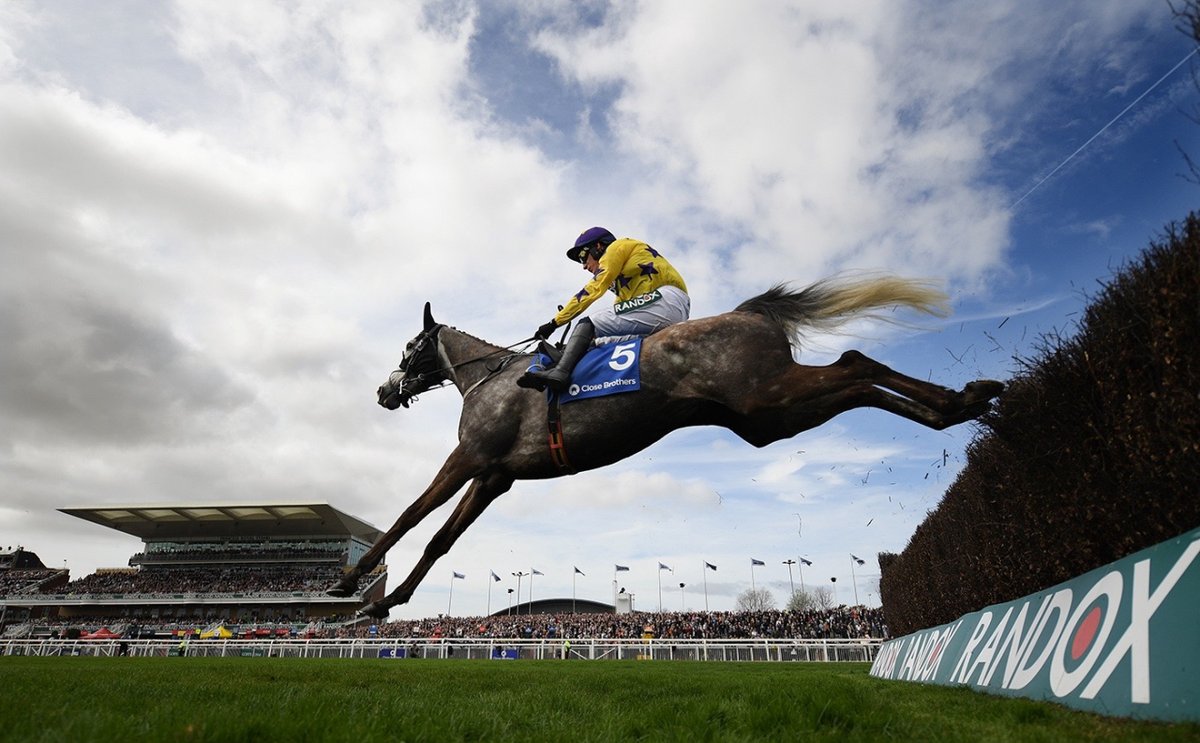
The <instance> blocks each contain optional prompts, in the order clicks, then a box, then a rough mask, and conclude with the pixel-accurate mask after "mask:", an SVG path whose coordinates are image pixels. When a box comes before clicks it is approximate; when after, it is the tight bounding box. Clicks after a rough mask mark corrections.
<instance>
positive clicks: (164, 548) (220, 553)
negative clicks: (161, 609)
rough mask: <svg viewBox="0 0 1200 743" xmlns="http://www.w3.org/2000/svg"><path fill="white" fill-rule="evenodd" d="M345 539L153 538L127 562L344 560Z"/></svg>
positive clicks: (136, 563) (345, 552) (133, 563)
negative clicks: (226, 540)
mask: <svg viewBox="0 0 1200 743" xmlns="http://www.w3.org/2000/svg"><path fill="white" fill-rule="evenodd" d="M346 554H347V550H346V544H345V542H344V541H340V540H339V541H329V540H325V541H302V542H295V541H292V542H289V541H263V542H248V543H238V542H232V543H231V542H223V541H221V542H155V543H153V544H152V545H151V549H148V550H147V551H146V552H139V553H137V554H136V555H134V556H133V557H131V558H129V564H130V565H139V564H145V563H164V562H176V563H179V562H195V561H205V562H215V561H237V560H253V561H256V562H260V561H262V560H281V561H284V560H340V561H341V562H343V563H344V562H345V560H346Z"/></svg>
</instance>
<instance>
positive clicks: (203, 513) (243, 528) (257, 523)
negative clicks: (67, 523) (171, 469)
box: [58, 503, 382, 544]
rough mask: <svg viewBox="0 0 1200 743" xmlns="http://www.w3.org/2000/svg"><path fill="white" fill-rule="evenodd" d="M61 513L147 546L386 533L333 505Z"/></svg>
mask: <svg viewBox="0 0 1200 743" xmlns="http://www.w3.org/2000/svg"><path fill="white" fill-rule="evenodd" d="M58 510H59V511H61V512H62V513H65V514H68V515H70V516H75V517H78V518H81V519H83V520H85V521H91V522H92V523H94V524H100V525H101V526H107V527H109V528H110V529H116V530H117V531H120V532H124V533H126V534H130V535H133V536H135V537H140V538H141V539H143V540H146V541H157V540H166V539H219V538H226V537H243V536H245V537H291V536H337V537H347V536H355V537H358V538H360V539H362V540H364V541H366V542H367V543H368V544H373V543H374V542H375V540H377V539H379V537H380V536H381V534H382V532H380V531H379V529H376V528H375V527H374V526H371V525H370V524H368V523H367V522H365V521H363V520H361V519H357V518H355V517H353V516H351V515H349V514H346V513H343V512H342V511H339V510H338V509H336V508H334V507H333V506H331V505H329V504H328V503H271V504H265V505H255V504H238V505H223V506H217V505H211V504H206V505H195V506H186V505H129V506H102V507H98V508H60V509H58Z"/></svg>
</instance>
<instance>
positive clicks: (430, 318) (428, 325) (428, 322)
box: [425, 302, 437, 330]
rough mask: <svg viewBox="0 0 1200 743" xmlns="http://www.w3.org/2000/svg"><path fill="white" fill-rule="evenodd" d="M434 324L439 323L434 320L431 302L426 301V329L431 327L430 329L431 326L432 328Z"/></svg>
mask: <svg viewBox="0 0 1200 743" xmlns="http://www.w3.org/2000/svg"><path fill="white" fill-rule="evenodd" d="M434 325H437V323H435V322H434V321H433V312H431V311H430V309H429V303H428V302H426V303H425V329H426V330H429V329H430V328H432V327H433V326H434Z"/></svg>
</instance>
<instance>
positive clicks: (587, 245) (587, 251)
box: [567, 227, 617, 263]
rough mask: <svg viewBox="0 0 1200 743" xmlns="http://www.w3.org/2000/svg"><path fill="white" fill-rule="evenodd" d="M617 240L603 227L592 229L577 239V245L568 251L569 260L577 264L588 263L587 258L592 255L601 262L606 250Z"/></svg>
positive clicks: (585, 231)
mask: <svg viewBox="0 0 1200 743" xmlns="http://www.w3.org/2000/svg"><path fill="white" fill-rule="evenodd" d="M616 239H617V238H615V237H613V234H612V233H611V232H609V231H608V230H606V229H604V228H603V227H591V228H589V229H586V230H584V231H583V232H582V233H581V234H580V235H579V237H577V238H575V244H574V245H572V246H571V247H570V248H568V249H567V258H570V259H571V260H573V261H575V262H577V263H587V257H588V256H589V255H591V256H592V257H593V258H595V259H596V260H600V256H602V255H604V249H605V248H607V247H608V246H609V243H612V242H613V241H614V240H616Z"/></svg>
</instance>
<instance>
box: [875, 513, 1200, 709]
mask: <svg viewBox="0 0 1200 743" xmlns="http://www.w3.org/2000/svg"><path fill="white" fill-rule="evenodd" d="M1197 555H1200V529H1196V530H1194V531H1190V532H1188V533H1186V534H1184V535H1182V536H1180V537H1177V538H1176V539H1172V540H1169V541H1167V542H1163V543H1162V544H1158V545H1155V546H1154V547H1151V548H1149V549H1145V550H1142V551H1141V552H1137V553H1135V554H1133V555H1130V556H1129V557H1126V558H1124V559H1122V560H1118V561H1117V562H1114V563H1111V564H1110V565H1107V566H1105V567H1102V568H1100V569H1098V570H1093V571H1091V572H1090V573H1086V574H1084V575H1081V576H1080V577H1078V578H1075V579H1074V580H1070V581H1067V582H1065V583H1061V584H1059V585H1057V586H1055V587H1053V588H1050V589H1048V590H1045V591H1042V592H1040V593H1036V594H1033V595H1031V596H1026V597H1025V598H1023V599H1019V600H1017V601H1010V602H1008V603H1004V604H996V605H995V606H989V607H987V608H986V609H983V610H982V611H977V612H974V613H971V614H967V615H965V616H963V617H962V618H960V619H959V620H958V621H956V622H951V623H950V624H944V625H941V626H940V627H932V628H930V629H926V630H922V631H920V632H914V633H913V634H911V635H906V636H904V637H899V638H896V639H894V640H890V641H888V642H887V643H884V645H883V647H882V648H881V649H880V651H879V655H878V656H877V657H876V659H875V663H874V664H873V665H872V666H871V675H872V676H876V677H878V678H883V679H894V680H898V681H918V682H924V683H931V684H946V685H959V686H969V687H971V688H974V689H977V690H980V691H986V692H990V693H994V694H1003V695H1007V696H1022V697H1029V698H1032V699H1041V700H1047V701H1053V702H1058V703H1060V704H1064V705H1067V706H1069V707H1074V708H1077V709H1083V710H1087V711H1090V712H1099V713H1101V714H1106V715H1117V716H1123V717H1135V718H1141V719H1156V720H1168V721H1200V568H1198V567H1197V564H1196V558H1197Z"/></svg>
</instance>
